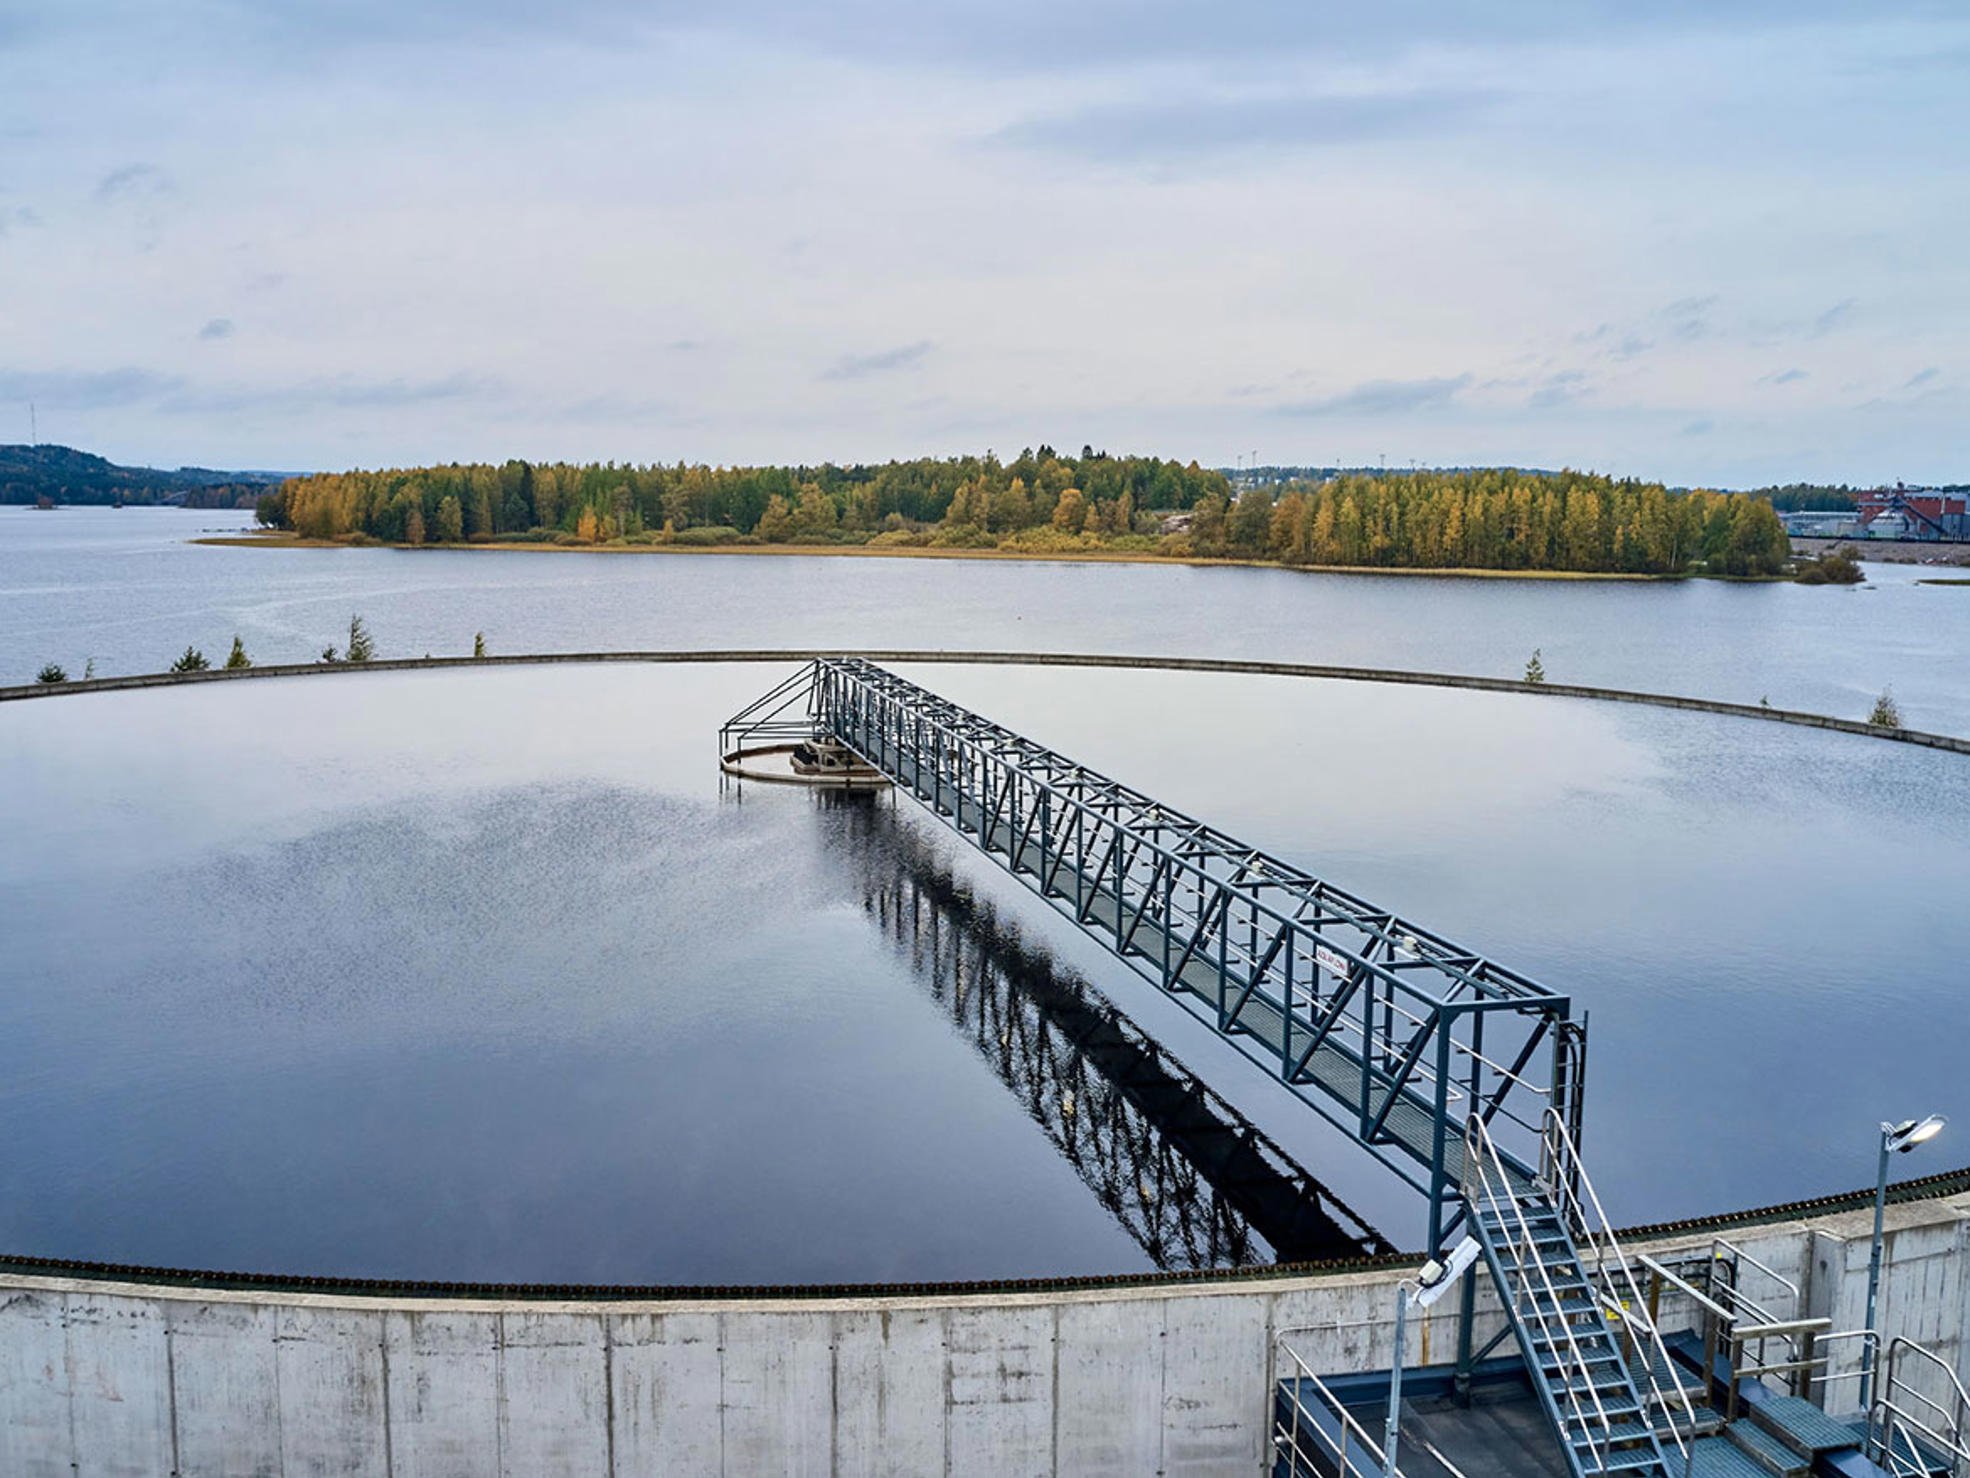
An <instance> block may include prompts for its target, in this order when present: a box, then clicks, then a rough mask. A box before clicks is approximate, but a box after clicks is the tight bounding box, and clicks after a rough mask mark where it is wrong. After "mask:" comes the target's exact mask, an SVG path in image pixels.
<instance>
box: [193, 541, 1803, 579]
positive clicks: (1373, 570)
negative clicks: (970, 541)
mask: <svg viewBox="0 0 1970 1478" xmlns="http://www.w3.org/2000/svg"><path fill="white" fill-rule="evenodd" d="M188 542H190V543H193V544H205V545H213V546H220V547H225V548H233V549H245V548H257V549H400V550H404V551H411V550H427V549H454V550H456V549H469V550H491V551H502V550H504V551H508V552H514V553H520V554H712V555H758V554H774V555H819V556H822V557H824V558H836V559H841V558H850V559H975V560H1010V561H1014V562H1016V563H1022V564H1139V565H1187V566H1190V567H1192V568H1197V569H1205V568H1228V569H1251V570H1288V571H1292V572H1294V573H1296V574H1303V575H1436V576H1443V577H1450V578H1455V579H1470V580H1615V581H1624V582H1631V583H1632V582H1643V583H1648V582H1657V583H1662V582H1668V583H1673V582H1675V581H1678V580H1730V581H1737V582H1741V583H1744V584H1771V583H1773V582H1783V581H1785V580H1787V579H1789V577H1788V576H1784V575H1737V576H1733V575H1635V574H1625V573H1620V572H1614V571H1608V572H1603V571H1595V570H1485V569H1467V568H1449V567H1437V566H1419V565H1289V564H1281V563H1280V562H1279V561H1278V560H1272V559H1223V558H1217V559H1214V558H1210V557H1207V556H1203V555H1184V556H1173V555H1167V554H1143V553H1137V552H1134V551H1130V550H1099V549H1089V550H1078V551H1063V550H1045V551H1041V550H1026V549H952V548H937V547H930V548H909V547H898V546H895V545H888V546H884V547H882V548H874V549H872V548H870V547H868V546H867V545H863V544H553V543H547V542H544V541H543V542H539V543H491V544H472V543H461V544H403V543H391V542H389V541H387V540H383V539H367V540H365V541H364V542H363V543H361V544H345V543H343V542H341V541H340V540H336V539H304V538H301V537H299V536H298V535H294V534H280V533H248V534H237V535H234V534H214V535H206V536H204V537H201V538H197V539H192V540H190V541H188Z"/></svg>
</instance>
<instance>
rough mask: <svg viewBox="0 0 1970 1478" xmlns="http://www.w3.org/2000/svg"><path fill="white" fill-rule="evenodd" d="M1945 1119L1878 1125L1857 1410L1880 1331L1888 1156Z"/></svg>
mask: <svg viewBox="0 0 1970 1478" xmlns="http://www.w3.org/2000/svg"><path fill="white" fill-rule="evenodd" d="M1947 1123H1949V1120H1948V1119H1946V1118H1944V1117H1943V1116H1942V1115H1941V1114H1931V1115H1929V1117H1928V1118H1926V1119H1908V1120H1905V1121H1904V1122H1902V1123H1900V1124H1883V1125H1882V1126H1881V1168H1880V1172H1879V1173H1878V1174H1877V1175H1876V1177H1875V1181H1874V1245H1873V1247H1872V1248H1871V1249H1870V1250H1869V1252H1868V1256H1867V1321H1866V1324H1865V1328H1866V1330H1867V1338H1866V1339H1865V1341H1864V1342H1863V1343H1862V1345H1861V1410H1862V1411H1864V1412H1865V1411H1867V1410H1869V1409H1870V1408H1871V1407H1872V1406H1873V1404H1874V1357H1875V1352H1876V1350H1877V1349H1878V1348H1879V1346H1880V1344H1881V1334H1880V1331H1879V1330H1878V1329H1877V1328H1876V1326H1875V1323H1874V1309H1875V1303H1876V1301H1877V1300H1878V1299H1879V1298H1880V1294H1881V1245H1882V1241H1883V1233H1882V1223H1883V1220H1884V1219H1885V1218H1886V1216H1887V1212H1888V1156H1890V1155H1906V1154H1907V1153H1908V1152H1909V1151H1910V1150H1913V1149H1914V1148H1915V1147H1916V1146H1917V1145H1919V1144H1927V1143H1928V1142H1929V1141H1930V1140H1932V1139H1934V1138H1935V1137H1936V1136H1937V1135H1938V1134H1941V1133H1942V1132H1943V1126H1944V1125H1945V1124H1947Z"/></svg>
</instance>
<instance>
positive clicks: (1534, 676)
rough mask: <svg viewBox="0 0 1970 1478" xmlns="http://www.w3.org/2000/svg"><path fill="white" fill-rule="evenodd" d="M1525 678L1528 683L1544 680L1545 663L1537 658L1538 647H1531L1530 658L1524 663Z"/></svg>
mask: <svg viewBox="0 0 1970 1478" xmlns="http://www.w3.org/2000/svg"><path fill="white" fill-rule="evenodd" d="M1525 680H1526V681H1527V682H1529V683H1543V682H1544V681H1546V664H1545V663H1544V662H1541V661H1540V660H1539V648H1537V647H1534V648H1533V649H1532V660H1531V661H1530V662H1528V663H1526V664H1525Z"/></svg>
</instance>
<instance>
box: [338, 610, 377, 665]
mask: <svg viewBox="0 0 1970 1478" xmlns="http://www.w3.org/2000/svg"><path fill="white" fill-rule="evenodd" d="M329 650H330V651H333V650H334V648H332V647H331V648H330V649H329ZM328 660H330V661H333V660H334V659H333V658H330V659H328ZM342 660H343V661H344V662H374V661H375V660H376V643H375V641H374V640H373V639H372V638H371V637H370V634H369V628H368V627H367V626H365V625H363V618H362V617H361V616H351V617H350V618H349V645H348V648H347V650H345V651H344V652H343V654H342Z"/></svg>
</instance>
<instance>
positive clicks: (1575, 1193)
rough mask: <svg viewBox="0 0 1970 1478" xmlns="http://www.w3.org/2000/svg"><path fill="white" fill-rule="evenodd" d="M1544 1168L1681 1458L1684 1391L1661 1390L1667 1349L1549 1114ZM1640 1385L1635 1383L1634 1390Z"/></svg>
mask: <svg viewBox="0 0 1970 1478" xmlns="http://www.w3.org/2000/svg"><path fill="white" fill-rule="evenodd" d="M1545 1168H1546V1175H1547V1181H1548V1189H1549V1190H1550V1192H1551V1194H1552V1196H1553V1201H1554V1204H1555V1206H1556V1207H1558V1209H1559V1211H1560V1213H1561V1216H1562V1218H1563V1219H1564V1220H1565V1222H1566V1224H1567V1225H1568V1226H1569V1227H1570V1228H1572V1230H1573V1232H1574V1235H1575V1237H1576V1238H1577V1239H1578V1240H1579V1242H1581V1243H1584V1246H1582V1247H1577V1248H1576V1250H1577V1251H1580V1252H1581V1253H1582V1254H1583V1255H1582V1259H1581V1260H1582V1263H1583V1264H1584V1263H1585V1262H1586V1261H1587V1258H1588V1257H1589V1256H1591V1258H1592V1260H1593V1267H1592V1273H1593V1277H1594V1281H1595V1282H1596V1283H1597V1284H1598V1285H1599V1287H1600V1293H1601V1304H1602V1307H1603V1309H1604V1310H1605V1311H1606V1313H1607V1316H1608V1319H1609V1323H1610V1328H1613V1327H1614V1326H1616V1325H1618V1326H1619V1327H1620V1329H1621V1330H1622V1331H1623V1332H1625V1333H1626V1334H1627V1335H1628V1339H1629V1343H1630V1346H1631V1348H1632V1349H1633V1350H1634V1351H1635V1354H1636V1356H1637V1357H1638V1358H1637V1363H1638V1364H1639V1365H1640V1367H1641V1371H1642V1374H1643V1377H1644V1379H1645V1381H1646V1384H1647V1390H1646V1391H1645V1392H1639V1391H1638V1393H1639V1394H1643V1395H1645V1397H1646V1399H1647V1400H1648V1402H1649V1406H1650V1409H1651V1410H1655V1411H1660V1412H1661V1413H1662V1414H1663V1415H1664V1416H1665V1417H1666V1418H1668V1421H1669V1438H1670V1440H1671V1441H1672V1442H1674V1443H1675V1444H1676V1451H1677V1453H1678V1455H1681V1456H1686V1455H1687V1454H1688V1452H1689V1445H1688V1442H1686V1441H1685V1439H1684V1435H1683V1432H1684V1431H1685V1430H1686V1431H1687V1432H1688V1433H1689V1441H1694V1440H1695V1438H1696V1427H1697V1418H1696V1408H1695V1406H1693V1405H1692V1404H1691V1402H1690V1398H1689V1392H1688V1391H1687V1390H1686V1389H1685V1388H1684V1386H1683V1383H1682V1382H1681V1381H1675V1382H1673V1384H1672V1385H1671V1387H1670V1389H1669V1390H1668V1391H1664V1390H1663V1388H1662V1380H1661V1377H1662V1376H1664V1375H1672V1374H1673V1373H1674V1371H1675V1365H1674V1363H1673V1362H1672V1361H1671V1359H1670V1355H1669V1347H1668V1345H1666V1344H1665V1343H1664V1342H1663V1339H1662V1331H1661V1330H1660V1329H1659V1328H1658V1327H1657V1325H1656V1321H1655V1318H1654V1317H1653V1315H1652V1314H1651V1313H1650V1312H1648V1310H1649V1308H1650V1304H1649V1300H1647V1299H1646V1298H1644V1297H1643V1296H1642V1288H1641V1284H1640V1283H1639V1282H1637V1281H1636V1278H1635V1272H1634V1269H1633V1267H1632V1266H1631V1265H1630V1264H1629V1260H1628V1254H1627V1253H1625V1252H1624V1251H1622V1248H1621V1243H1620V1240H1619V1239H1618V1238H1617V1237H1616V1236H1615V1233H1614V1225H1613V1223H1612V1222H1610V1221H1609V1220H1608V1218H1607V1212H1606V1211H1605V1210H1604V1209H1603V1208H1602V1206H1601V1198H1600V1196H1599V1194H1598V1193H1596V1191H1595V1190H1594V1182H1593V1181H1592V1180H1591V1179H1590V1178H1589V1177H1588V1175H1587V1167H1586V1165H1585V1164H1584V1163H1583V1162H1582V1161H1581V1158H1580V1150H1579V1148H1578V1146H1577V1145H1576V1144H1575V1142H1574V1139H1573V1136H1572V1134H1571V1133H1569V1132H1568V1130H1567V1126H1566V1124H1565V1122H1564V1121H1563V1120H1562V1119H1561V1118H1560V1116H1559V1115H1558V1114H1556V1113H1553V1112H1552V1111H1551V1110H1548V1111H1547V1115H1546V1167H1545ZM1641 1384H1642V1382H1640V1381H1638V1382H1637V1386H1638V1387H1639V1386H1640V1385H1641ZM1678 1407H1680V1408H1681V1411H1680V1414H1681V1416H1682V1418H1683V1422H1682V1427H1681V1429H1679V1427H1678V1424H1677V1420H1676V1418H1677V1415H1678V1410H1677V1408H1678ZM1651 1425H1653V1423H1651Z"/></svg>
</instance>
